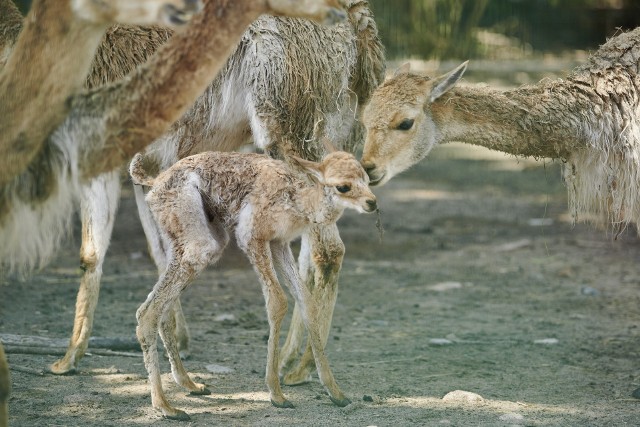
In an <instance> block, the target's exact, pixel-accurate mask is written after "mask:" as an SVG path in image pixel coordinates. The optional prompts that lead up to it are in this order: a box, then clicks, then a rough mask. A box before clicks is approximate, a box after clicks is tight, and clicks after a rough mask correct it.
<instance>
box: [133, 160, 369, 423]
mask: <svg viewBox="0 0 640 427" xmlns="http://www.w3.org/2000/svg"><path fill="white" fill-rule="evenodd" d="M290 161H291V163H292V166H295V167H290V166H289V165H287V164H286V163H284V162H282V161H279V160H274V159H272V158H270V157H268V156H265V155H260V154H246V153H245V154H243V153H221V152H206V153H202V154H197V155H194V156H191V157H187V158H185V159H183V160H180V161H179V162H177V163H176V164H174V165H173V166H172V167H171V168H169V169H167V170H166V171H165V172H163V173H161V174H160V175H158V177H157V178H155V179H151V178H149V177H148V176H147V175H146V172H145V169H144V157H143V156H141V155H137V156H136V157H135V158H134V160H133V162H132V164H131V167H130V172H131V175H132V178H133V181H134V183H135V184H142V185H148V186H152V187H153V188H152V189H151V190H150V191H149V193H148V194H147V196H146V201H147V203H148V205H149V208H150V210H151V211H152V213H153V217H154V218H155V220H156V222H157V224H158V228H159V229H160V231H161V234H162V238H163V240H164V243H165V244H166V245H167V247H168V248H169V251H168V257H169V259H168V263H167V270H166V271H165V272H164V273H163V274H161V276H160V279H159V280H158V282H157V283H156V285H155V286H154V288H153V290H152V291H151V293H150V294H149V296H148V297H147V300H146V301H145V302H144V303H143V304H142V306H140V308H139V309H138V312H137V319H138V327H137V335H138V339H139V340H140V344H141V346H142V349H143V352H144V362H145V366H146V368H147V371H148V373H149V382H150V386H151V401H152V405H153V406H154V407H155V408H157V409H160V410H161V411H162V413H163V415H164V416H165V417H168V418H174V419H188V415H187V414H186V413H184V412H183V411H181V410H178V409H176V408H174V407H172V406H171V405H170V404H169V402H168V401H167V399H166V397H165V395H164V393H163V390H162V384H161V381H160V371H159V366H158V353H157V348H156V343H157V333H158V332H159V333H160V336H161V338H162V340H163V342H164V345H165V348H166V350H167V353H168V356H169V360H170V362H171V370H172V373H173V377H174V378H175V380H176V382H177V383H178V384H180V385H182V386H183V387H186V388H187V389H188V390H190V391H191V393H192V394H209V393H210V391H209V390H208V389H207V388H206V387H205V385H204V384H197V383H194V382H193V381H192V380H191V379H190V378H189V376H188V374H187V371H186V370H185V369H184V366H183V365H182V362H181V360H180V356H179V352H178V348H177V343H176V340H175V335H174V329H175V322H172V321H171V319H172V317H171V316H166V314H167V313H168V311H169V310H170V309H171V307H172V305H173V303H174V302H175V301H176V300H177V299H178V298H179V296H180V294H181V292H182V291H183V290H184V289H185V288H186V287H187V286H188V285H189V283H190V282H191V281H192V280H193V279H194V277H195V276H196V275H197V274H198V273H199V272H200V271H202V270H203V269H204V268H205V267H206V266H207V265H208V264H211V263H214V262H215V261H217V260H218V259H219V258H220V255H221V254H222V252H223V250H224V248H225V246H226V245H227V243H228V241H229V232H232V233H234V234H235V237H236V239H237V243H238V246H239V247H240V249H242V251H243V252H244V253H245V254H246V255H247V257H248V258H249V260H250V261H251V263H252V265H253V267H254V269H255V271H256V273H257V275H258V279H259V280H260V283H261V285H262V291H263V294H264V297H265V301H266V307H267V315H268V320H269V341H268V347H267V349H268V354H267V370H266V383H267V387H268V388H269V393H270V397H271V402H272V403H273V405H274V406H277V407H293V405H292V404H291V402H289V401H288V400H287V399H286V398H285V397H284V395H283V393H282V390H281V388H280V381H279V378H278V352H279V348H278V341H279V335H280V327H281V323H282V320H283V318H284V316H285V314H286V312H287V298H286V295H285V293H284V291H283V289H282V286H281V285H280V283H279V282H278V277H277V275H276V271H278V273H280V276H281V278H282V279H283V280H284V281H285V283H286V285H287V286H288V287H289V289H290V291H291V293H292V294H293V296H294V298H295V300H296V303H297V304H298V305H299V307H300V309H301V312H302V317H303V320H304V324H305V327H306V328H307V331H308V333H309V338H310V340H311V345H312V348H313V354H314V358H315V362H316V367H317V369H318V376H319V378H320V381H321V382H322V384H323V385H324V387H325V388H326V390H327V392H328V394H329V397H330V398H331V400H332V401H333V402H334V403H335V404H336V405H338V406H346V405H348V404H349V403H350V400H349V399H348V398H347V397H346V396H345V395H344V394H343V393H342V391H341V390H340V388H339V387H338V385H337V384H336V381H335V379H334V377H333V374H332V372H331V369H330V367H329V363H328V360H327V357H326V355H325V354H324V348H323V345H322V339H321V336H320V331H319V328H318V326H317V325H318V324H319V320H318V316H319V315H321V313H320V311H319V310H318V301H314V300H313V299H312V297H311V294H310V292H309V290H308V289H307V288H306V287H305V286H303V285H302V284H301V280H300V277H299V275H298V269H297V267H296V263H295V260H294V257H293V255H292V252H291V249H290V246H289V242H290V241H291V240H292V239H295V238H297V237H299V236H300V235H301V234H302V233H303V232H304V231H306V230H307V229H308V228H309V227H311V226H312V225H316V224H330V223H334V222H336V221H337V220H338V218H339V217H340V216H341V214H342V212H343V211H344V209H346V208H351V209H355V210H356V211H358V212H373V211H375V210H376V209H377V203H376V198H375V196H374V195H373V193H372V192H371V191H370V190H369V185H368V184H369V178H368V176H367V174H366V173H365V171H364V169H363V168H362V166H361V165H360V163H359V162H358V161H357V160H356V158H355V157H354V156H353V155H352V154H350V153H346V152H342V151H333V152H330V153H329V154H328V155H327V156H325V158H324V159H323V160H322V162H321V163H315V162H311V161H307V160H304V159H300V158H296V157H293V158H292V159H291V160H290ZM296 169H298V170H296Z"/></svg>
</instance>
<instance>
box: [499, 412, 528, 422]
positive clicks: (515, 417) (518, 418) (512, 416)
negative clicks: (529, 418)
mask: <svg viewBox="0 0 640 427" xmlns="http://www.w3.org/2000/svg"><path fill="white" fill-rule="evenodd" d="M500 421H504V422H507V423H512V424H520V423H521V422H522V421H524V416H522V415H520V414H516V413H515V412H511V413H509V414H504V415H500Z"/></svg>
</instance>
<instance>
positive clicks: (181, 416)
mask: <svg viewBox="0 0 640 427" xmlns="http://www.w3.org/2000/svg"><path fill="white" fill-rule="evenodd" d="M162 417H163V418H166V419H168V420H174V421H191V417H190V416H189V414H187V413H186V412H184V411H181V410H180V409H176V413H175V414H162Z"/></svg>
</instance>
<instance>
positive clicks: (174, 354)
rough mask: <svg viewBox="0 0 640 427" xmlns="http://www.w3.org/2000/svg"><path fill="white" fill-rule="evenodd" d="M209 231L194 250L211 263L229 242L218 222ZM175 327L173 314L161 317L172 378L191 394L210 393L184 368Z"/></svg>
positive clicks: (218, 256)
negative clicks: (209, 236) (206, 237)
mask: <svg viewBox="0 0 640 427" xmlns="http://www.w3.org/2000/svg"><path fill="white" fill-rule="evenodd" d="M203 231H204V230H203ZM209 231H210V233H211V236H212V237H211V238H210V239H205V240H206V241H203V242H197V243H195V244H197V245H198V247H197V248H195V249H194V250H198V249H199V250H200V251H202V253H203V254H204V259H203V260H202V262H205V263H208V264H213V263H215V262H217V261H218V259H219V258H220V255H222V252H223V251H224V248H225V247H226V246H227V243H229V235H228V234H227V232H226V231H225V229H224V228H223V227H222V225H220V224H218V223H212V224H211V225H210V228H209ZM203 236H206V234H203ZM187 250H189V248H187ZM205 265H206V264H205ZM203 267H204V266H203ZM198 268H199V267H198ZM179 301H180V299H179V298H176V300H175V302H174V304H173V307H174V308H175V306H176V304H177V303H179ZM175 328H176V323H175V316H172V315H171V313H169V314H168V315H166V316H164V317H163V318H162V319H161V321H160V328H159V331H160V337H161V338H162V342H163V343H164V346H165V349H166V350H167V355H168V356H169V361H170V362H171V372H172V374H173V378H174V379H175V381H176V383H178V384H179V385H181V386H183V387H184V388H186V389H187V390H189V391H190V392H191V394H193V395H206V394H211V391H209V389H208V388H207V387H206V386H205V385H204V384H198V383H195V382H193V381H192V380H191V378H190V377H189V374H188V373H187V371H186V369H185V368H184V365H183V364H182V357H181V353H180V352H179V351H178V345H177V341H176V333H175Z"/></svg>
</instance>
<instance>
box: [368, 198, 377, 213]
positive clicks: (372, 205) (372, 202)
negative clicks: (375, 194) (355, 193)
mask: <svg viewBox="0 0 640 427" xmlns="http://www.w3.org/2000/svg"><path fill="white" fill-rule="evenodd" d="M367 206H368V207H369V209H370V210H375V209H377V207H378V203H377V202H376V201H375V199H369V200H367Z"/></svg>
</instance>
